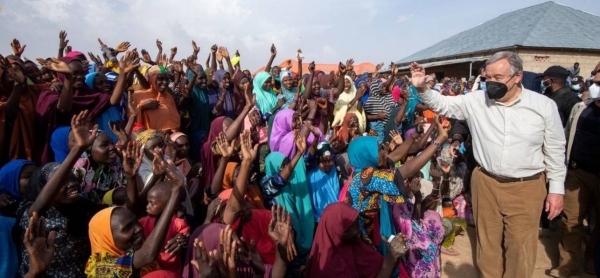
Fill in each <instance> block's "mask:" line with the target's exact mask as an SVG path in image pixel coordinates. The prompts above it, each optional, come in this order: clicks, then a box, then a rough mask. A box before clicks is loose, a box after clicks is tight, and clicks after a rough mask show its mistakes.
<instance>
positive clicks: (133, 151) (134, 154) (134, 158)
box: [122, 141, 144, 177]
mask: <svg viewBox="0 0 600 278" xmlns="http://www.w3.org/2000/svg"><path fill="white" fill-rule="evenodd" d="M141 149H142V145H141V144H140V142H137V141H129V142H128V143H127V148H126V149H125V150H123V151H122V154H123V172H125V175H126V176H127V177H134V176H135V175H137V173H138V170H139V169H140V165H142V157H143V156H144V152H143V151H142V150H141Z"/></svg>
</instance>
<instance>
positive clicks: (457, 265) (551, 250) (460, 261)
mask: <svg viewBox="0 0 600 278" xmlns="http://www.w3.org/2000/svg"><path fill="white" fill-rule="evenodd" d="M559 238H560V232H551V231H549V230H545V231H544V233H543V234H542V235H541V236H540V238H539V240H538V254H537V261H536V264H535V272H534V275H533V277H536V278H537V277H550V276H547V275H546V272H547V270H548V269H550V268H551V266H553V265H558V240H559ZM475 245H476V239H475V228H473V227H469V228H468V230H467V233H463V234H462V235H460V236H458V237H456V241H455V243H454V248H455V249H456V250H457V251H459V252H460V255H459V256H446V255H444V254H442V277H450V278H455V277H458V278H476V277H478V275H477V270H476V269H475V265H474V259H473V257H474V254H475ZM579 277H582V278H591V277H596V276H594V275H589V274H583V272H582V274H581V275H580V276H579Z"/></svg>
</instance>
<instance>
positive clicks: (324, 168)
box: [308, 141, 340, 223]
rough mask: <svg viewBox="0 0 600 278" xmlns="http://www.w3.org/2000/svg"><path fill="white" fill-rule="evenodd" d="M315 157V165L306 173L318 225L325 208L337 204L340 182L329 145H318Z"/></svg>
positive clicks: (322, 143)
mask: <svg viewBox="0 0 600 278" xmlns="http://www.w3.org/2000/svg"><path fill="white" fill-rule="evenodd" d="M315 157H316V164H317V165H316V167H314V169H311V170H309V171H308V186H309V190H310V196H311V201H312V208H313V215H314V217H315V222H317V223H319V221H320V219H321V214H322V213H323V210H324V209H325V207H327V206H328V205H329V204H331V203H335V202H337V199H338V196H339V195H340V180H339V179H338V175H337V171H336V167H335V157H334V156H333V153H332V150H331V147H330V146H329V143H327V142H326V141H324V142H321V143H319V144H318V145H317V148H316V154H315Z"/></svg>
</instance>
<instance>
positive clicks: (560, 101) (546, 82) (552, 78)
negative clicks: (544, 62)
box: [539, 66, 581, 127]
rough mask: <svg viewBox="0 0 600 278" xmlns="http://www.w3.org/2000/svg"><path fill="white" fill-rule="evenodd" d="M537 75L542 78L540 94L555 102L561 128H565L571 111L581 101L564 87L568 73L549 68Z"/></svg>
mask: <svg viewBox="0 0 600 278" xmlns="http://www.w3.org/2000/svg"><path fill="white" fill-rule="evenodd" d="M539 75H540V76H541V77H542V92H543V94H544V95H545V96H547V97H549V98H550V99H552V100H554V102H556V106H557V107H558V114H559V115H560V121H561V122H562V126H563V127H565V126H566V124H567V120H568V119H569V115H570V114H571V109H573V106H574V105H575V104H577V103H578V102H580V101H581V99H580V98H579V97H577V95H576V94H573V93H572V92H571V88H569V87H567V85H566V81H567V78H568V77H569V71H567V69H565V68H563V67H561V66H551V67H549V68H548V69H546V71H544V73H540V74H539Z"/></svg>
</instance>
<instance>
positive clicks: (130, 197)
mask: <svg viewBox="0 0 600 278" xmlns="http://www.w3.org/2000/svg"><path fill="white" fill-rule="evenodd" d="M141 148H142V145H141V144H140V143H139V142H137V141H133V142H132V141H130V142H129V143H128V144H127V148H126V149H124V150H123V151H122V152H121V154H122V156H123V172H124V173H125V177H126V179H127V202H125V205H126V207H127V209H128V210H130V211H137V208H136V206H137V205H138V203H139V192H138V190H137V179H136V177H137V174H138V170H139V169H140V165H141V164H142V157H143V156H144V152H143V151H142V150H141Z"/></svg>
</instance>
